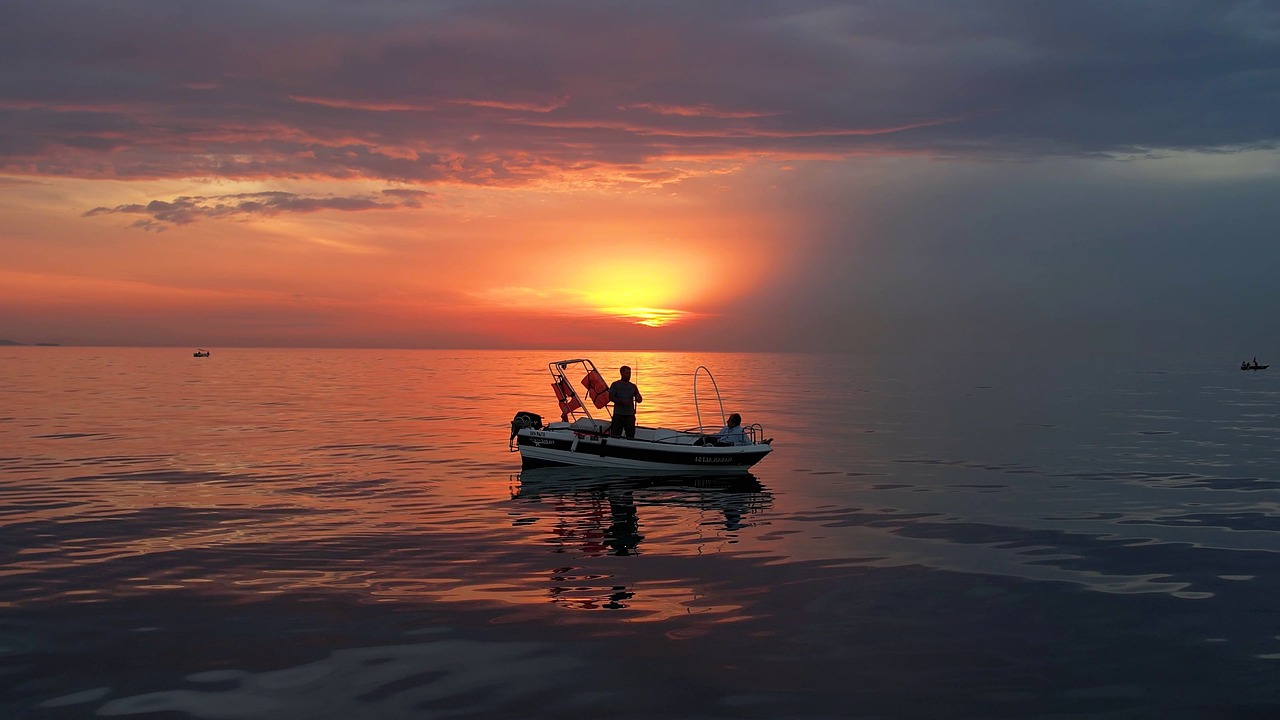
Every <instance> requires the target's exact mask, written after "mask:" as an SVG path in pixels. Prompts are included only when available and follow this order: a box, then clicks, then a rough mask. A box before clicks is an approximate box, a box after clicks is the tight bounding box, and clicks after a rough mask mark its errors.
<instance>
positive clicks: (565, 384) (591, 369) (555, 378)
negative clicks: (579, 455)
mask: <svg viewBox="0 0 1280 720" xmlns="http://www.w3.org/2000/svg"><path fill="white" fill-rule="evenodd" d="M574 366H581V367H582V370H583V373H584V375H583V378H586V377H589V376H590V375H591V373H595V374H597V375H599V374H600V371H599V370H598V369H596V364H595V363H593V362H591V360H589V359H587V358H573V359H571V360H554V361H552V362H549V363H547V369H548V370H549V371H550V372H551V380H552V382H551V386H552V388H553V389H554V388H556V387H560V388H561V389H562V390H563V391H564V392H565V393H566V394H567V395H568V396H569V397H571V398H573V401H572V402H570V403H569V405H570V408H569V409H568V410H564V409H563V408H561V413H560V419H561V420H563V421H565V422H573V421H574V420H576V419H577V417H578V416H579V415H581V416H584V417H586V418H587V419H588V420H595V418H594V417H593V416H592V415H591V410H590V409H588V408H589V406H590V405H594V402H592V400H591V398H587V399H586V400H585V401H584V400H583V397H582V396H581V395H579V394H578V383H575V382H574V381H573V380H571V379H570V378H569V372H568V370H569V368H571V367H574ZM601 379H603V376H601ZM575 405H576V406H577V407H573V406H575ZM596 409H597V410H604V412H605V414H606V415H607V416H608V418H609V420H610V422H612V421H613V409H612V408H610V407H609V404H608V403H606V404H605V405H604V407H601V408H596Z"/></svg>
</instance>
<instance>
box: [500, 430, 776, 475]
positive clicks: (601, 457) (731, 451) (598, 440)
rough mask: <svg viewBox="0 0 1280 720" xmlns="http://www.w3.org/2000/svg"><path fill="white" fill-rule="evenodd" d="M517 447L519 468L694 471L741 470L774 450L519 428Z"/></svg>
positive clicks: (750, 446) (759, 445)
mask: <svg viewBox="0 0 1280 720" xmlns="http://www.w3.org/2000/svg"><path fill="white" fill-rule="evenodd" d="M516 445H517V447H518V449H519V450H520V460H521V467H523V468H538V467H564V466H569V467H594V468H613V469H618V470H679V471H682V472H697V473H703V472H745V471H746V470H747V469H748V468H750V467H751V466H753V465H755V464H756V463H758V462H760V461H761V460H763V459H764V458H765V456H766V455H768V454H769V453H770V452H771V451H772V450H773V448H772V447H771V446H769V445H767V444H758V445H734V446H728V447H717V446H700V445H688V444H668V443H662V442H652V441H647V440H631V439H627V438H614V437H598V436H582V435H578V434H576V433H572V432H556V431H543V430H521V431H520V432H519V433H518V434H517V436H516Z"/></svg>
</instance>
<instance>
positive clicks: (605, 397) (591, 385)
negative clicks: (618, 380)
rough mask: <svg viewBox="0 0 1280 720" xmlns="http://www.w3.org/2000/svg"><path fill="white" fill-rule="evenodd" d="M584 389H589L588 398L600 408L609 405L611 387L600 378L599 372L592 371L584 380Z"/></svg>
mask: <svg viewBox="0 0 1280 720" xmlns="http://www.w3.org/2000/svg"><path fill="white" fill-rule="evenodd" d="M582 387H584V388H586V389H587V396H588V397H590V398H591V402H592V403H593V404H594V405H595V406H596V407H598V408H602V407H604V406H605V405H608V404H609V385H608V384H606V383H605V381H604V378H602V377H600V371H599V370H592V371H591V372H589V373H587V374H586V376H584V377H583V378H582Z"/></svg>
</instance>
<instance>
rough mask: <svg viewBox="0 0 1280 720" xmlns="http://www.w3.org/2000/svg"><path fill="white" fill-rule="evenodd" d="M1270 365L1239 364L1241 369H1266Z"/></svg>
mask: <svg viewBox="0 0 1280 720" xmlns="http://www.w3.org/2000/svg"><path fill="white" fill-rule="evenodd" d="M1269 367H1271V366H1270V365H1241V366H1240V369H1241V370H1266V369H1267V368H1269Z"/></svg>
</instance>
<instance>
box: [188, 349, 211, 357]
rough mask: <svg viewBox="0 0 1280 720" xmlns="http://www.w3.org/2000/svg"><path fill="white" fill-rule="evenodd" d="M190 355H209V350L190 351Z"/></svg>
mask: <svg viewBox="0 0 1280 720" xmlns="http://www.w3.org/2000/svg"><path fill="white" fill-rule="evenodd" d="M191 357H209V351H208V350H204V349H200V350H196V351H195V352H193V353H191Z"/></svg>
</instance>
